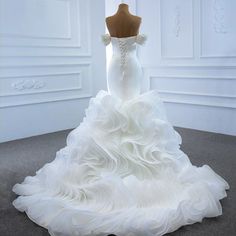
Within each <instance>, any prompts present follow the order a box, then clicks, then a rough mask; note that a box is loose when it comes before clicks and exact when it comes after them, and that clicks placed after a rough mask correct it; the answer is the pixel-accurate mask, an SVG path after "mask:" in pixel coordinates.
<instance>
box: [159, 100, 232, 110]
mask: <svg viewBox="0 0 236 236" xmlns="http://www.w3.org/2000/svg"><path fill="white" fill-rule="evenodd" d="M163 102H164V103H176V104H185V105H190V106H208V107H216V108H219V109H222V108H223V109H236V106H232V105H230V104H223V105H220V104H217V103H206V102H189V101H177V100H175V99H164V98H163Z"/></svg>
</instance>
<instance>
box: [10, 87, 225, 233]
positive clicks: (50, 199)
mask: <svg viewBox="0 0 236 236" xmlns="http://www.w3.org/2000/svg"><path fill="white" fill-rule="evenodd" d="M180 145H181V137H180V135H179V134H178V133H177V132H176V131H175V130H174V129H173V127H172V125H171V124H170V123H169V122H168V120H167V118H166V114H165V109H164V107H163V103H162V101H161V100H160V98H159V95H158V93H157V91H156V90H151V91H149V92H146V93H143V94H141V95H140V96H138V97H136V98H133V99H130V100H128V101H126V102H124V101H122V100H120V99H119V98H117V97H115V96H112V95H110V94H109V93H108V92H107V91H104V90H101V91H100V92H99V93H98V94H97V96H96V97H93V98H91V99H90V102H89V106H88V108H87V109H86V115H85V117H84V119H83V121H82V122H81V124H80V125H79V126H78V127H77V128H76V129H74V130H73V131H71V133H70V134H69V135H68V137H67V145H66V147H64V148H63V149H61V150H59V151H58V152H57V154H56V158H55V159H54V160H53V161H52V162H50V163H47V164H45V165H44V166H43V167H42V168H41V169H39V170H38V171H37V172H36V174H35V176H27V177H26V178H25V180H24V181H23V182H22V183H21V184H16V185H14V187H13V191H14V192H15V193H16V194H18V195H20V196H19V197H18V198H17V199H16V200H14V202H13V205H14V206H15V207H16V208H17V209H18V210H20V211H22V212H24V211H25V212H26V214H27V215H28V216H29V218H30V219H31V220H32V221H34V222H35V223H37V224H39V225H41V226H42V227H45V228H47V229H48V231H49V233H50V234H51V235H54V236H62V235H63V236H72V235H73V236H74V235H80V236H90V235H91V236H92V235H94V236H95V235H104V236H105V235H108V234H111V233H113V234H116V235H118V236H127V235H129V236H131V235H133V236H138V235H140V236H141V235H142V236H143V235H145V236H149V235H150V236H159V235H163V234H165V233H168V232H172V231H174V230H176V229H178V228H179V227H181V226H182V225H187V224H192V223H195V222H200V221H202V219H203V218H204V217H214V216H218V215H221V214H222V208H221V204H220V201H219V200H220V199H222V198H224V197H225V196H226V191H225V190H226V189H228V188H229V185H228V183H227V182H226V181H225V180H224V179H223V178H222V177H221V176H219V175H218V174H216V173H215V172H214V171H213V170H212V169H211V168H210V167H209V166H208V165H204V166H202V167H196V166H193V165H192V164H191V162H190V161H189V158H188V157H187V155H186V154H185V153H184V152H182V151H181V150H180Z"/></svg>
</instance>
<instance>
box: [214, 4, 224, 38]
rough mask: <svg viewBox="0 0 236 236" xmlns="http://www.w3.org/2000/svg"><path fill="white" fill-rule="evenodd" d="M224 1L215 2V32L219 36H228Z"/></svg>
mask: <svg viewBox="0 0 236 236" xmlns="http://www.w3.org/2000/svg"><path fill="white" fill-rule="evenodd" d="M222 4H223V3H222V0H214V4H213V11H214V18H213V28H214V31H215V32H216V33H218V34H226V33H227V27H226V24H225V9H224V7H223V5H222Z"/></svg>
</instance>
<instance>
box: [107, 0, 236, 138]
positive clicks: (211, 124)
mask: <svg viewBox="0 0 236 236" xmlns="http://www.w3.org/2000/svg"><path fill="white" fill-rule="evenodd" d="M106 2H107V3H109V4H107V5H110V8H109V9H107V10H106V14H107V15H109V14H113V13H114V9H116V8H117V5H118V3H119V2H121V1H118V0H113V1H112V0H107V1H106ZM111 2H112V3H111ZM123 2H125V3H128V4H129V5H130V6H131V8H130V9H131V12H132V13H134V14H137V15H139V16H141V17H142V25H141V29H140V32H141V33H145V34H147V35H148V41H147V44H146V46H145V47H143V48H141V50H140V51H139V56H140V60H141V62H142V65H143V68H144V75H145V80H146V81H148V82H149V85H150V89H154V88H155V89H158V90H159V92H160V95H161V97H162V98H163V100H164V101H165V104H166V108H167V112H168V117H169V119H170V121H171V122H172V123H173V124H174V125H176V126H180V127H188V128H193V129H199V130H206V131H212V132H218V133H224V134H232V135H236V43H235V42H236V27H235V22H236V14H235V12H236V1H235V0H145V1H143V0H129V1H123ZM112 4H113V5H116V7H114V6H113V7H112ZM112 11H113V12H112Z"/></svg>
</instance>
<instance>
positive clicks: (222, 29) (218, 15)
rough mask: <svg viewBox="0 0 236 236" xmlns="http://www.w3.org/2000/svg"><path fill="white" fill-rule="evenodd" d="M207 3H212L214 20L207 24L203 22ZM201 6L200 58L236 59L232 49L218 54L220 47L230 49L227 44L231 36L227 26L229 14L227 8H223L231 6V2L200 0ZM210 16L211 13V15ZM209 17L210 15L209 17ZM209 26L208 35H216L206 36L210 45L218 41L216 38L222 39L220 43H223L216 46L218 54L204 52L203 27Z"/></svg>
mask: <svg viewBox="0 0 236 236" xmlns="http://www.w3.org/2000/svg"><path fill="white" fill-rule="evenodd" d="M206 3H211V7H209V8H210V9H211V12H212V18H211V20H210V21H209V22H206V21H204V22H203V19H204V15H203V12H204V8H203V5H204V4H206ZM199 4H200V10H199V13H200V14H199V16H198V18H199V26H200V32H199V33H200V37H199V44H200V45H199V46H200V51H199V52H200V55H199V56H200V58H206V59H211V58H216V59H217V58H218V59H221V58H226V59H227V58H228V59H230V58H236V52H235V53H232V49H231V48H228V49H227V50H226V51H224V52H222V53H219V52H217V50H218V47H220V46H222V45H223V46H224V47H226V48H227V47H229V45H228V43H227V40H226V39H227V37H228V39H229V37H230V34H229V31H228V26H227V25H226V20H225V18H226V16H227V12H225V11H226V9H225V7H224V6H223V4H230V1H222V0H211V1H209V0H208V1H203V0H200V1H199ZM209 11H210V10H208V11H207V12H208V13H209ZM209 14H210V13H209ZM207 16H208V17H209V15H207ZM207 25H208V27H209V30H208V31H207V32H208V34H212V33H214V35H212V37H209V35H208V36H205V38H206V39H208V40H210V43H209V44H210V45H212V44H213V43H215V41H216V37H221V38H220V42H222V43H221V44H219V43H218V44H217V45H218V47H217V45H216V48H215V50H216V52H213V53H209V52H204V49H203V42H204V39H203V36H204V33H203V27H206V26H207ZM210 29H211V30H210ZM222 37H223V38H222ZM231 37H233V33H231ZM212 38H214V39H215V40H214V42H213V41H212Z"/></svg>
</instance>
